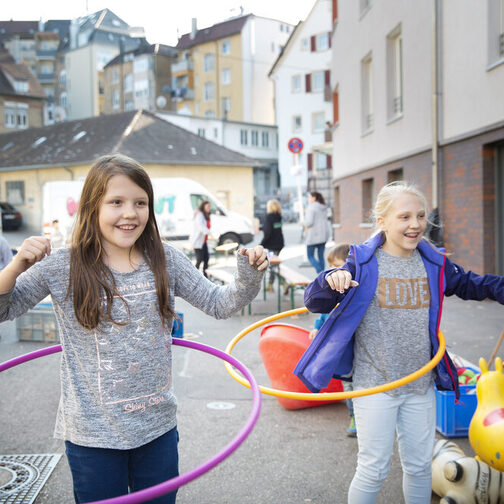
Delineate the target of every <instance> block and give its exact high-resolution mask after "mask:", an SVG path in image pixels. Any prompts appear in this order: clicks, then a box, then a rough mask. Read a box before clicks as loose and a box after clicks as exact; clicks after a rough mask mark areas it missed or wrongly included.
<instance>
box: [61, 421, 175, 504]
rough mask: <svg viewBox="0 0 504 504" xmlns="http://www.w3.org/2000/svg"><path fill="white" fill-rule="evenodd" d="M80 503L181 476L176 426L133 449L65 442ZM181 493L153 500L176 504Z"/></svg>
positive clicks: (158, 502)
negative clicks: (113, 448)
mask: <svg viewBox="0 0 504 504" xmlns="http://www.w3.org/2000/svg"><path fill="white" fill-rule="evenodd" d="M65 445H66V455H67V459H68V464H69V466H70V470H71V472H72V479H73V487H74V497H75V502H76V503H77V504H80V503H83V502H94V501H97V500H102V499H110V498H112V497H118V496H119V495H125V494H127V493H128V491H130V492H136V491H137V490H143V489H144V488H148V487H151V486H153V485H157V484H158V483H163V482H164V481H166V480H169V479H171V478H174V477H175V476H178V473H179V472H178V431H177V428H176V427H174V428H173V429H172V430H170V431H168V432H167V433H166V434H163V435H162V436H160V437H158V438H157V439H154V440H153V441H151V442H150V443H147V444H146V445H143V446H139V447H138V448H133V449H131V450H112V449H107V448H91V447H87V446H79V445H76V444H74V443H71V442H70V441H65ZM176 495H177V492H176V491H175V492H172V493H170V494H168V495H163V496H162V497H159V498H157V499H153V500H150V501H149V502H153V503H156V504H175V498H176Z"/></svg>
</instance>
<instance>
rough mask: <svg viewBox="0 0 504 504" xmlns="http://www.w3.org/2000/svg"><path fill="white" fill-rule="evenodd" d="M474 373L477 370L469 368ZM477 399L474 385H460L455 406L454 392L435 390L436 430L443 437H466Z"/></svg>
mask: <svg viewBox="0 0 504 504" xmlns="http://www.w3.org/2000/svg"><path fill="white" fill-rule="evenodd" d="M470 369H472V370H473V371H474V372H475V373H480V370H479V369H475V368H470ZM477 406H478V398H477V397H476V385H460V403H458V404H455V392H453V391H451V390H438V389H437V388H436V429H437V431H438V432H440V433H441V434H443V436H445V437H449V438H451V437H467V434H468V432H469V425H470V423H471V420H472V417H473V415H474V412H475V411H476V407H477Z"/></svg>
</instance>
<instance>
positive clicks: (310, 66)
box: [269, 0, 334, 202]
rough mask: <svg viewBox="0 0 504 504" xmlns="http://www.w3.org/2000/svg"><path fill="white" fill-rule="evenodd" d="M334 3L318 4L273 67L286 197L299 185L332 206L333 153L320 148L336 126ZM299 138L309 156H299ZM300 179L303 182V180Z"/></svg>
mask: <svg viewBox="0 0 504 504" xmlns="http://www.w3.org/2000/svg"><path fill="white" fill-rule="evenodd" d="M331 16H332V2H331V1H330V0H317V1H316V2H315V3H314V5H313V7H312V9H311V11H310V13H309V14H308V16H307V18H306V19H305V20H304V21H302V22H300V23H299V24H298V25H297V26H296V29H295V30H294V32H293V33H292V35H291V36H290V38H289V40H288V42H287V44H286V45H285V48H284V50H283V51H282V53H281V54H280V55H279V57H278V58H277V60H276V61H275V63H274V65H273V66H272V68H271V70H270V72H269V77H270V78H271V79H272V81H273V82H274V86H275V115H276V118H277V124H278V137H279V151H278V163H279V170H280V177H281V185H282V190H283V191H292V190H294V189H295V187H296V186H297V184H298V183H300V185H301V187H302V188H303V190H305V188H306V189H307V190H312V191H315V190H316V191H319V192H320V193H322V194H323V196H324V197H325V199H326V201H327V202H330V201H331V189H330V187H331V182H330V181H331V167H332V159H331V152H328V153H327V152H321V151H320V150H317V149H316V147H317V146H319V145H322V144H324V143H325V142H326V140H328V138H327V130H328V128H329V127H330V126H331V125H332V124H333V122H334V115H333V106H332V93H331V88H330V68H331V31H332V23H331ZM294 137H295V138H299V139H301V140H302V142H303V150H302V151H301V153H299V154H296V156H297V157H295V156H294V154H293V153H292V152H290V151H289V150H288V143H289V139H291V138H294ZM298 178H299V179H300V180H298Z"/></svg>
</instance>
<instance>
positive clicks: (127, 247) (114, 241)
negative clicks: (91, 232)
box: [98, 174, 149, 258]
mask: <svg viewBox="0 0 504 504" xmlns="http://www.w3.org/2000/svg"><path fill="white" fill-rule="evenodd" d="M148 218H149V197H148V196H147V193H146V192H145V191H144V190H143V189H142V188H141V187H139V186H138V185H137V184H135V183H134V182H133V181H132V180H131V179H130V178H129V177H127V176H126V175H121V174H118V175H114V176H113V177H112V178H111V179H110V180H109V181H108V183H107V189H106V191H105V194H104V195H103V198H102V201H101V203H100V209H99V217H98V222H99V226H100V233H101V238H102V245H103V248H104V250H105V252H106V254H107V256H108V257H109V258H110V257H113V256H114V254H115V255H119V254H120V255H123V254H124V252H127V253H128V254H129V253H130V251H131V249H132V248H133V247H134V245H135V243H136V241H137V240H138V238H139V237H140V236H141V234H142V233H143V231H144V229H145V226H146V224H147V220H148Z"/></svg>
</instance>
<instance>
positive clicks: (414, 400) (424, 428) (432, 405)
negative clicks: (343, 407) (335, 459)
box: [348, 387, 436, 504]
mask: <svg viewBox="0 0 504 504" xmlns="http://www.w3.org/2000/svg"><path fill="white" fill-rule="evenodd" d="M353 402H354V413H355V423H356V426H357V440H358V443H359V454H358V457H357V470H356V471H355V475H354V478H353V480H352V483H351V484H350V489H349V491H348V503H349V504H374V503H375V502H376V500H377V498H378V493H379V491H380V488H381V486H382V483H383V481H384V480H385V478H386V477H387V474H388V471H389V467H390V459H391V456H392V452H393V449H394V439H395V433H396V431H397V441H398V445H399V455H400V458H401V465H402V469H403V493H404V500H405V502H406V504H429V503H430V501H431V492H432V469H431V463H432V452H433V449H434V438H435V433H436V395H435V392H434V388H433V387H432V388H431V389H429V390H428V392H427V393H426V394H425V395H417V394H407V395H401V396H397V397H393V396H390V395H388V394H385V393H381V394H374V395H370V396H364V397H356V398H354V400H353Z"/></svg>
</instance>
